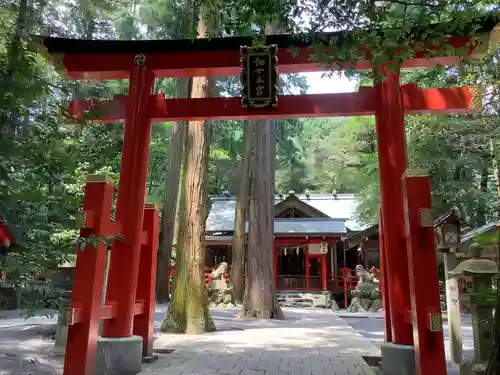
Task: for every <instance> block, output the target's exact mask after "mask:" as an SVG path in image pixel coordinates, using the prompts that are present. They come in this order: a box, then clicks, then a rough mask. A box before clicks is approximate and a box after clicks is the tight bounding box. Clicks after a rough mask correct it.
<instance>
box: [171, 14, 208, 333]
mask: <svg viewBox="0 0 500 375" xmlns="http://www.w3.org/2000/svg"><path fill="white" fill-rule="evenodd" d="M201 13H202V14H201V16H200V20H199V22H198V36H199V37H205V36H206V34H207V25H206V23H205V20H204V17H203V14H204V12H201ZM214 91H215V79H214V78H212V77H195V78H193V84H192V97H193V98H208V97H211V96H212V95H213V93H214ZM209 134H210V127H209V123H208V121H192V122H190V123H189V125H188V128H187V137H186V146H185V147H186V148H185V157H186V159H185V164H184V178H183V184H182V193H181V202H180V222H179V232H178V238H177V249H176V257H177V258H176V263H175V273H174V286H173V293H172V301H171V302H170V307H169V311H168V312H167V315H166V317H165V319H164V321H163V323H162V326H161V330H162V331H166V332H177V333H182V332H185V333H193V334H196V333H202V332H211V331H214V330H215V326H214V323H213V321H212V318H211V317H210V313H209V311H208V298H207V286H206V282H205V262H206V248H205V220H206V205H207V192H206V185H207V174H208V153H209Z"/></svg>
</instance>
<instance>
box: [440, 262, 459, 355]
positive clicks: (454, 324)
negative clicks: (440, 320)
mask: <svg viewBox="0 0 500 375" xmlns="http://www.w3.org/2000/svg"><path fill="white" fill-rule="evenodd" d="M443 258H444V273H445V275H446V310H447V311H446V313H447V315H448V332H449V336H450V353H451V357H452V359H453V362H455V363H457V364H460V363H461V362H462V356H463V354H462V352H463V350H462V323H461V320H460V302H459V293H458V280H457V277H456V275H453V274H450V273H449V272H450V271H452V270H454V269H455V268H456V267H457V265H458V262H457V257H456V255H455V253H452V252H448V253H445V254H443Z"/></svg>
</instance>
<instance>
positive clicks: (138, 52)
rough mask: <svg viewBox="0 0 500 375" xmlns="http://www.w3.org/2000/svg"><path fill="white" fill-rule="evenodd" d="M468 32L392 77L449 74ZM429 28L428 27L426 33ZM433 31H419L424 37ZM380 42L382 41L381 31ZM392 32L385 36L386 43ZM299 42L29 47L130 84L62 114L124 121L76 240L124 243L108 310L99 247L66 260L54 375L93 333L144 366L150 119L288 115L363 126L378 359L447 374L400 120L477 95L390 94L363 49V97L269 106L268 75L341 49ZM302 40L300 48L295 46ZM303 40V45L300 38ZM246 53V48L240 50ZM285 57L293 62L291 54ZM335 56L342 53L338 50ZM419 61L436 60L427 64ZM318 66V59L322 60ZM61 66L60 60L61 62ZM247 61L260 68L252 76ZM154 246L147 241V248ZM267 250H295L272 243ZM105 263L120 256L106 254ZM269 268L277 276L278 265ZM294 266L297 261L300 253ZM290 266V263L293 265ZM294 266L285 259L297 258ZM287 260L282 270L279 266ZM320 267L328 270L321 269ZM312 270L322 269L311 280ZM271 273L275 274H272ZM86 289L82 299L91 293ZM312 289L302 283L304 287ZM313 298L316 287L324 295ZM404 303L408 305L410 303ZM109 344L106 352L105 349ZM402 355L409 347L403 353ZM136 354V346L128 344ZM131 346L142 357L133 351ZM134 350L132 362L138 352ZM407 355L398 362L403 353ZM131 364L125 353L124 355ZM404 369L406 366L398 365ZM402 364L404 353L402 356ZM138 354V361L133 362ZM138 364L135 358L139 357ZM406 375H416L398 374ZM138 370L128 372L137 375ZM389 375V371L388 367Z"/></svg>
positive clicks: (460, 90)
mask: <svg viewBox="0 0 500 375" xmlns="http://www.w3.org/2000/svg"><path fill="white" fill-rule="evenodd" d="M474 22H477V24H475V25H470V26H471V30H473V29H476V33H479V34H480V36H479V38H476V37H477V35H476V36H475V38H474V39H472V38H471V37H470V36H464V35H460V36H451V37H449V38H448V39H447V41H446V42H445V43H444V44H446V46H445V45H443V46H436V45H435V43H428V44H426V42H425V40H424V41H422V40H421V39H423V38H425V37H424V36H423V35H419V36H418V38H420V39H418V40H415V43H414V44H412V43H411V41H410V43H409V44H408V45H417V46H423V48H422V50H415V51H413V53H412V55H411V57H408V58H407V59H406V60H405V61H403V62H402V64H401V66H400V67H401V68H424V67H433V66H437V65H453V64H458V63H459V60H460V58H459V57H457V56H449V55H448V54H443V55H440V54H439V51H440V50H441V47H449V46H452V47H454V48H457V49H461V50H464V49H465V50H466V51H468V52H469V57H470V56H472V54H476V55H478V54H480V52H481V51H484V50H485V48H484V47H485V46H486V47H487V45H488V40H489V37H490V35H489V34H490V32H492V30H494V27H495V26H496V20H495V18H494V17H491V18H488V19H484V20H478V19H476V20H475V21H474ZM437 27H438V28H439V25H437ZM431 29H432V27H431V26H429V29H427V30H425V33H426V35H428V34H432V30H431ZM380 32H382V31H380ZM392 32H394V30H393V31H392ZM318 38H319V39H317V40H314V41H309V42H304V41H303V40H301V39H300V38H296V37H293V36H288V35H272V36H268V37H267V43H268V44H269V45H268V46H259V45H257V46H254V47H246V46H251V45H252V40H251V39H250V38H239V37H230V38H213V39H210V40H208V39H197V40H194V41H191V40H187V41H184V40H161V41H160V40H158V41H142V40H141V41H134V42H133V43H131V42H128V41H113V40H69V39H59V38H38V39H39V44H40V46H41V47H42V48H45V49H46V50H47V51H48V53H49V54H50V55H51V56H52V57H53V61H54V63H55V64H58V67H59V68H61V69H62V70H63V71H64V72H65V73H66V74H67V75H68V76H69V77H71V78H74V79H92V78H94V79H128V80H130V85H129V95H128V96H127V97H124V96H116V97H115V98H114V99H113V100H107V101H101V102H96V101H94V100H88V101H87V100H75V101H73V102H72V103H71V106H70V114H71V115H72V116H73V117H74V119H75V120H83V119H95V120H97V121H101V122H118V121H125V137H124V143H123V155H122V164H121V169H120V172H121V173H120V183H119V188H118V200H117V210H116V218H115V222H114V223H110V222H109V217H110V212H111V204H112V194H113V189H112V186H111V184H110V183H109V180H107V179H103V178H101V179H93V180H91V181H89V184H88V185H87V188H86V192H85V201H84V211H85V213H86V215H85V221H84V225H83V228H82V231H81V235H82V236H83V237H88V236H89V235H92V234H94V235H95V234H97V235H101V234H105V235H107V234H119V233H124V234H125V239H124V241H115V243H113V246H112V250H111V252H112V256H111V264H110V273H109V279H108V286H107V294H106V304H105V305H104V306H101V304H100V300H101V292H102V287H103V282H104V276H103V275H104V268H105V249H104V247H103V246H98V247H96V248H94V247H91V246H90V247H89V248H88V249H87V250H86V251H84V252H78V256H77V266H76V274H75V281H74V288H73V300H72V307H71V309H69V310H68V311H67V318H68V323H69V333H68V344H67V348H66V357H65V367H64V374H65V375H91V374H92V373H93V368H94V360H95V356H96V345H97V341H98V327H99V321H101V320H103V321H104V327H103V336H104V337H105V338H106V339H107V338H110V340H111V341H113V340H114V341H113V342H115V343H116V342H121V341H120V340H122V341H123V342H125V341H127V340H129V341H130V338H131V337H133V335H140V336H142V339H143V345H142V349H143V355H144V356H148V355H151V353H152V342H153V335H152V333H153V315H154V306H155V303H154V285H155V279H156V246H157V242H155V241H157V237H158V236H157V230H158V224H157V220H158V219H157V216H156V214H155V210H152V209H151V207H146V208H149V210H146V211H145V206H144V203H145V202H144V197H145V188H146V179H147V164H148V156H149V142H150V135H151V123H152V122H154V121H192V120H218V119H220V120H222V119H235V120H248V119H266V118H267V119H273V118H299V117H332V116H364V115H375V118H376V128H377V129H376V130H377V142H378V156H379V172H380V185H381V215H380V224H379V228H380V234H381V236H380V237H381V239H380V245H381V246H380V247H381V268H382V274H383V278H382V280H383V287H382V296H383V299H384V307H385V322H386V343H385V344H384V345H383V347H382V353H383V356H384V358H386V359H387V361H389V362H391V363H396V364H397V366H400V367H398V368H395V369H394V366H393V369H394V370H395V371H394V374H395V375H399V374H401V373H414V372H415V371H416V372H417V373H418V374H419V375H443V374H445V373H446V363H445V355H444V344H443V333H442V326H441V312H440V300H439V286H438V279H437V272H436V273H435V274H434V273H432V272H431V273H428V274H425V275H422V274H421V273H420V270H421V269H426V267H427V266H428V264H437V262H436V254H435V249H434V242H433V241H434V234H433V230H432V215H431V211H430V209H431V200H430V183H429V178H428V176H426V175H425V173H422V172H421V171H412V170H408V156H407V152H406V142H405V122H404V116H405V114H412V113H464V112H469V111H471V110H473V109H474V108H478V107H479V108H478V109H480V107H481V104H482V101H481V95H480V93H479V95H478V93H477V92H476V91H474V90H473V89H472V88H467V87H454V88H442V89H439V88H425V89H423V88H419V87H418V86H417V85H415V84H410V85H403V86H401V84H400V80H399V78H400V74H399V73H400V72H399V70H398V69H394V64H393V62H388V63H387V64H386V65H383V66H377V67H373V66H372V65H371V63H370V60H369V59H370V55H371V52H372V51H368V50H367V55H366V59H361V60H360V61H358V62H356V63H355V64H354V65H355V66H354V67H355V68H356V69H374V70H376V71H377V73H380V74H381V75H383V76H384V79H383V80H380V81H376V82H374V86H373V87H361V88H360V89H359V91H358V92H353V93H344V94H315V95H297V96H290V95H285V96H280V97H278V96H277V92H276V87H277V85H276V83H277V76H278V72H279V73H299V72H310V71H318V70H322V68H321V67H319V66H318V63H316V62H314V59H311V55H314V54H315V48H313V46H314V43H313V42H316V43H320V44H321V43H322V44H323V45H324V46H325V48H327V49H328V48H329V47H328V45H329V43H330V41H332V40H335V41H339V42H338V43H342V42H341V41H343V40H346V39H349V36H346V32H336V33H328V34H324V35H319V36H318ZM305 39H306V38H304V40H305ZM309 40H310V39H309ZM241 46H244V47H241ZM292 47H296V48H294V50H293V51H292ZM335 48H342V45H341V44H339V45H338V46H335ZM428 50H434V51H436V53H435V56H429V53H428V52H429V51H428ZM327 54H328V53H327ZM61 56H62V58H61ZM255 63H258V64H257V67H258V69H255V68H254V66H255ZM240 74H241V77H242V87H244V90H242V97H232V98H227V97H216V98H205V99H196V98H194V99H168V98H167V99H166V98H165V97H164V96H163V95H154V94H153V93H152V88H153V85H154V80H155V78H165V77H196V76H207V75H208V76H237V75H240ZM155 238H156V239H155ZM275 245H276V246H280V247H281V246H282V245H293V243H290V241H288V243H281V244H280V243H275ZM308 248H309V252H307V251H306V252H305V258H306V260H305V274H306V278H305V282H306V284H307V282H309V284H311V282H313V283H315V281H313V280H316V279H314V277H317V276H312V275H311V274H310V273H311V271H312V270H314V275H317V274H318V272H317V265H318V261H317V260H316V259H315V260H312V261H311V259H308V256H309V258H311V255H312V254H313V257H312V258H316V257H317V258H319V259H324V255H322V254H321V253H316V252H313V251H311V247H310V245H308ZM113 254H118V255H117V256H113ZM280 254H281V250H279V251H276V249H275V258H274V265H275V266H276V265H278V262H277V260H276V257H279V255H280ZM299 254H303V252H301V251H299ZM300 256H302V255H300ZM298 257H299V255H297V259H299V258H298ZM283 259H286V258H283ZM320 264H321V268H322V270H323V268H324V267H325V265H326V263H325V262H323V261H322V260H321V261H320ZM322 272H323V271H322ZM275 275H278V273H276V272H275ZM89 285H90V286H92V288H89ZM309 286H311V285H309ZM323 287H324V286H323ZM410 296H411V298H410ZM111 341H110V342H111ZM414 343H415V344H416V345H417V346H418V347H417V348H415V350H414V352H413V350H412V349H413V345H414ZM134 345H136V344H134ZM134 348H136V349H137V348H139V351H140V346H137V345H136V347H134ZM136 349H134V350H136ZM409 349H410V350H409ZM130 353H132V352H130ZM134 353H135V352H134ZM402 353H403V354H404V353H406V354H405V355H406V357H407V358H410V357H411V359H413V357H414V359H415V361H404V360H403V357H401V354H402ZM408 353H409V354H408ZM135 354H137V353H135ZM139 355H140V353H139ZM415 362H416V363H417V366H416V369H415V368H413V369H411V368H410V369H408V368H404V366H411V363H413V366H414V363H415ZM139 366H140V364H139ZM397 366H396V367H397Z"/></svg>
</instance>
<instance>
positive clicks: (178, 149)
mask: <svg viewBox="0 0 500 375" xmlns="http://www.w3.org/2000/svg"><path fill="white" fill-rule="evenodd" d="M177 92H178V94H179V97H189V95H190V93H189V82H188V80H186V79H178V80H177ZM187 128H188V123H187V122H185V121H183V122H176V123H175V124H174V127H173V131H172V137H171V140H170V144H169V147H168V156H167V160H166V162H167V170H166V175H167V182H166V183H165V193H164V199H163V212H162V219H161V230H160V241H159V253H158V256H159V258H158V278H157V284H156V285H157V298H158V302H160V303H162V302H168V301H169V300H170V290H169V289H170V288H169V286H170V265H171V258H172V246H173V239H174V229H175V220H176V209H177V207H178V204H177V203H178V199H177V198H178V196H179V186H180V182H181V164H182V160H183V157H182V155H183V154H184V151H185V150H184V145H185V143H186V134H187Z"/></svg>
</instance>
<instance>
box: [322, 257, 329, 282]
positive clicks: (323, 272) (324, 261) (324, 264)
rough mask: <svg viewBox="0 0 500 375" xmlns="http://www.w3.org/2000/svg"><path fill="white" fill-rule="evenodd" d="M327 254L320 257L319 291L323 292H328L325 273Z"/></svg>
mask: <svg viewBox="0 0 500 375" xmlns="http://www.w3.org/2000/svg"><path fill="white" fill-rule="evenodd" d="M326 257H327V254H322V255H321V289H322V290H323V291H325V290H328V275H327V271H326V266H327V265H326V263H327V259H326Z"/></svg>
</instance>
